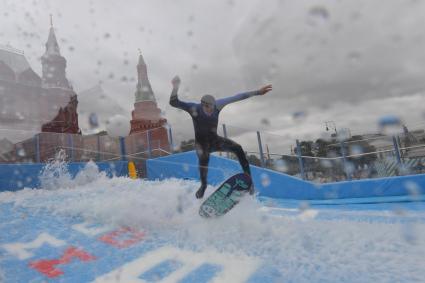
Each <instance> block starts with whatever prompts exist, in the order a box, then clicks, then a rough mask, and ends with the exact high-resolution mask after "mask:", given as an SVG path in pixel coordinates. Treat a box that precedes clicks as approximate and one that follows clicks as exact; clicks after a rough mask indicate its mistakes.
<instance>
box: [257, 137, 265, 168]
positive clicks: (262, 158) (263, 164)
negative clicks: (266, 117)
mask: <svg viewBox="0 0 425 283" xmlns="http://www.w3.org/2000/svg"><path fill="white" fill-rule="evenodd" d="M257 139H258V148H259V150H260V160H261V167H265V162H264V153H263V145H262V144H261V135H260V132H259V131H257Z"/></svg>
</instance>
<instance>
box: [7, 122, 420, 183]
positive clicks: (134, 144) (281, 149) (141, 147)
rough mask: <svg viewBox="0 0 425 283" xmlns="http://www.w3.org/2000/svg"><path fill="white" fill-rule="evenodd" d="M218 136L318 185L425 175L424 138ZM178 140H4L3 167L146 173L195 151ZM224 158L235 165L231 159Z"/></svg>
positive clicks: (162, 133)
mask: <svg viewBox="0 0 425 283" xmlns="http://www.w3.org/2000/svg"><path fill="white" fill-rule="evenodd" d="M218 132H219V134H220V135H222V136H225V137H228V138H231V139H232V140H235V141H236V142H238V143H239V144H241V145H242V146H243V148H244V150H245V151H246V154H247V157H248V160H249V162H250V163H251V164H253V165H257V166H261V167H264V168H268V169H271V170H276V171H279V172H283V173H286V174H289V175H293V176H296V177H299V178H302V179H305V180H310V181H314V182H319V183H324V182H335V181H343V180H353V179H365V178H377V177H388V176H398V175H407V174H418V173H424V172H425V138H422V137H421V135H420V134H418V135H417V136H416V137H415V135H412V134H406V133H400V134H397V135H393V136H387V135H380V134H375V135H367V136H357V138H356V139H354V138H352V137H349V138H345V139H339V138H338V137H333V138H331V139H329V140H326V141H323V140H322V141H320V140H316V141H314V142H313V141H301V140H295V141H293V143H292V145H291V149H290V150H288V147H287V146H284V145H283V143H282V141H284V140H288V139H287V137H282V136H279V135H276V134H272V133H268V132H265V131H262V132H260V131H252V130H249V129H243V128H240V127H234V126H231V125H221V127H220V128H219V129H218ZM422 132H423V131H422ZM173 135H174V133H173V131H172V130H171V128H164V127H161V128H157V129H152V130H146V131H144V132H139V133H135V134H132V135H129V136H127V137H110V136H108V135H107V134H106V133H99V134H94V135H76V134H59V133H37V134H35V135H33V136H32V137H31V138H27V139H25V140H23V141H20V142H17V143H9V144H6V145H5V142H4V140H3V141H2V144H1V145H0V163H39V162H48V161H49V160H51V159H54V158H55V156H56V154H57V153H58V152H60V151H61V150H62V151H65V153H66V160H67V161H72V162H85V161H89V160H93V161H114V160H131V161H134V162H135V163H136V165H137V168H138V169H139V170H140V171H141V172H145V171H146V170H145V169H146V168H145V162H144V161H145V160H146V159H149V158H155V157H159V156H164V155H168V154H171V153H175V152H179V151H188V150H193V149H194V140H193V136H192V135H190V134H186V136H183V135H181V134H180V133H177V135H176V136H178V138H177V139H176V140H173ZM3 136H4V134H3ZM424 136H425V135H424ZM285 147H286V148H285ZM288 151H289V152H288ZM220 155H222V156H226V157H229V158H233V159H236V157H235V156H233V155H232V154H229V153H220ZM143 175H144V174H141V176H143Z"/></svg>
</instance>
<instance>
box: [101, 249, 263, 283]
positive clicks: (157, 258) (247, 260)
mask: <svg viewBox="0 0 425 283" xmlns="http://www.w3.org/2000/svg"><path fill="white" fill-rule="evenodd" d="M167 260H172V261H178V262H179V263H181V266H180V268H178V269H177V270H175V271H173V272H172V273H170V274H168V275H167V277H165V278H163V279H162V280H160V281H156V282H158V283H174V282H178V281H179V280H181V279H182V278H184V277H185V276H186V275H188V274H189V273H190V272H192V271H194V270H195V269H196V268H198V267H200V266H201V265H203V264H215V265H220V266H221V267H222V269H221V270H220V272H219V273H218V274H216V276H215V277H214V278H212V280H211V281H210V282H213V283H218V282H232V283H237V282H245V281H246V280H247V279H248V278H249V276H250V275H251V274H252V273H253V272H255V270H256V269H257V268H258V266H259V264H260V261H259V260H258V259H255V258H251V257H248V256H243V257H242V256H238V257H237V256H235V255H231V254H222V253H218V252H214V251H207V252H199V253H198V252H193V251H188V250H180V249H177V248H175V247H163V248H160V249H157V250H154V251H151V252H148V253H146V254H144V255H143V256H142V257H140V258H138V259H136V260H134V261H132V262H129V263H127V264H124V265H123V266H121V267H119V268H117V269H115V270H113V271H111V272H109V273H107V274H105V275H102V276H100V277H98V278H96V279H95V281H94V282H96V283H109V282H110V283H112V282H117V281H119V282H128V283H133V282H134V283H146V281H145V280H143V279H141V278H140V276H141V275H142V274H143V273H145V272H146V271H149V270H150V269H152V268H154V267H155V266H157V265H158V264H161V263H162V262H165V261H167Z"/></svg>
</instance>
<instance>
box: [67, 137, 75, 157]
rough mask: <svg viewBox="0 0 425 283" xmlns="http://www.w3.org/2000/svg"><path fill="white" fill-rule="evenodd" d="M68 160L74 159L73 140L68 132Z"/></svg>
mask: <svg viewBox="0 0 425 283" xmlns="http://www.w3.org/2000/svg"><path fill="white" fill-rule="evenodd" d="M68 148H70V150H69V160H70V161H74V140H73V138H72V134H68Z"/></svg>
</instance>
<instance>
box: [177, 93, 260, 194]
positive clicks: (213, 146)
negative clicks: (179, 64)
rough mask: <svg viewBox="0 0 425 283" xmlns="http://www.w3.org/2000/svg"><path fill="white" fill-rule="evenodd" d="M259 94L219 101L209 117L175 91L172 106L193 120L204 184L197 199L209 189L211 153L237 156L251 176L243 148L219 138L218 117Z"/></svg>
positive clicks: (242, 94) (240, 95)
mask: <svg viewBox="0 0 425 283" xmlns="http://www.w3.org/2000/svg"><path fill="white" fill-rule="evenodd" d="M258 94H260V93H259V92H258V91H252V92H245V93H240V94H237V95H234V96H231V97H227V98H223V99H218V100H217V101H216V104H215V109H214V112H213V113H212V114H211V115H207V114H206V113H205V112H204V110H203V109H202V105H201V104H200V103H190V102H183V101H181V100H179V99H178V97H177V90H176V89H173V91H172V93H171V97H170V105H171V106H174V107H176V108H179V109H182V110H184V111H186V112H188V113H189V114H190V116H191V117H192V120H193V127H194V130H195V148H196V153H197V155H198V158H199V173H200V177H201V184H202V185H201V188H200V189H199V191H198V192H197V194H196V197H198V198H202V196H203V194H204V191H205V188H206V187H207V174H208V163H209V158H210V153H211V152H215V151H224V152H232V153H234V154H236V156H237V157H238V160H239V163H240V165H241V166H242V169H243V171H244V172H245V173H246V174H248V175H250V176H251V171H250V168H249V163H248V160H247V158H246V156H245V153H244V151H243V149H242V147H241V146H240V145H239V144H237V143H236V142H234V141H232V140H230V139H228V138H224V137H221V136H219V135H218V134H217V126H218V116H219V114H220V111H221V110H222V109H223V107H224V106H226V105H227V104H229V103H232V102H236V101H240V100H243V99H246V98H248V97H251V96H254V95H258Z"/></svg>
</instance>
